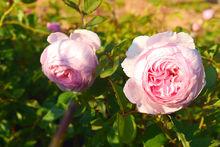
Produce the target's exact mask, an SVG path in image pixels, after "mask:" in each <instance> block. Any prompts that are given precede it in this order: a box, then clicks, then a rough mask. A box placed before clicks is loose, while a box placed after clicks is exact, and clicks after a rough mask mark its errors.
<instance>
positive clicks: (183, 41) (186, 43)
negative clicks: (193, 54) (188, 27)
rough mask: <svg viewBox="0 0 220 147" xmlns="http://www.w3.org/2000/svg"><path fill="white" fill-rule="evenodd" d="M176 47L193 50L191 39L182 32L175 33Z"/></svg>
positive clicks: (193, 45)
mask: <svg viewBox="0 0 220 147" xmlns="http://www.w3.org/2000/svg"><path fill="white" fill-rule="evenodd" d="M177 45H178V46H181V47H185V48H186V49H195V44H194V41H193V38H192V37H191V36H190V35H189V34H187V33H184V32H180V33H177Z"/></svg>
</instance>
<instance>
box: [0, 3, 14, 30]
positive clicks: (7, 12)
mask: <svg viewBox="0 0 220 147" xmlns="http://www.w3.org/2000/svg"><path fill="white" fill-rule="evenodd" d="M14 7H15V3H13V4H12V5H11V6H10V7H9V9H8V10H7V11H5V13H4V14H3V15H2V17H1V18H0V27H2V25H3V21H4V19H5V17H6V16H7V15H8V14H9V13H10V12H11V11H12V10H13V9H14Z"/></svg>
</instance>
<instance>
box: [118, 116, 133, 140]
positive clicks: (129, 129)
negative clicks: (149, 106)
mask: <svg viewBox="0 0 220 147" xmlns="http://www.w3.org/2000/svg"><path fill="white" fill-rule="evenodd" d="M117 119H118V134H119V139H120V141H122V142H124V143H127V144H129V143H130V142H132V141H133V140H134V138H135V137H136V132H137V128H136V123H135V119H134V116H133V115H127V116H122V115H120V114H118V118H117Z"/></svg>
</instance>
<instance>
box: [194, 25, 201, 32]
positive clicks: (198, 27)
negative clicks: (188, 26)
mask: <svg viewBox="0 0 220 147" xmlns="http://www.w3.org/2000/svg"><path fill="white" fill-rule="evenodd" d="M200 29H201V25H200V24H198V23H193V24H192V31H194V32H197V31H199V30H200Z"/></svg>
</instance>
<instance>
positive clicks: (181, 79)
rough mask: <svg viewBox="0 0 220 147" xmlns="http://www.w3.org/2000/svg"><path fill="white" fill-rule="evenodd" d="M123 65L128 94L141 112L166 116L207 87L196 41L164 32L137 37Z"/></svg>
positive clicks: (178, 34)
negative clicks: (126, 78) (126, 77)
mask: <svg viewBox="0 0 220 147" xmlns="http://www.w3.org/2000/svg"><path fill="white" fill-rule="evenodd" d="M126 55H127V57H126V58H125V60H124V61H123V63H122V68H123V70H124V72H125V74H126V75H127V76H128V77H129V79H128V81H127V82H126V84H125V86H124V93H125V95H126V97H127V98H128V100H129V101H130V102H131V103H134V104H136V105H137V109H138V111H139V112H142V113H148V114H166V113H172V112H175V111H177V110H179V109H181V108H183V107H185V106H187V105H188V104H189V103H190V102H191V101H192V100H194V99H195V98H196V97H197V96H198V95H199V93H200V92H201V90H202V89H203V87H204V85H205V79H204V78H205V73H204V68H203V65H202V60H201V57H200V55H199V53H198V51H197V50H196V49H195V45H194V42H193V39H192V37H190V36H189V35H188V34H186V33H183V32H181V33H173V32H164V33H159V34H156V35H153V36H151V37H148V36H139V37H136V38H135V39H134V40H133V42H132V45H131V46H130V48H129V49H128V51H127V52H126Z"/></svg>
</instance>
